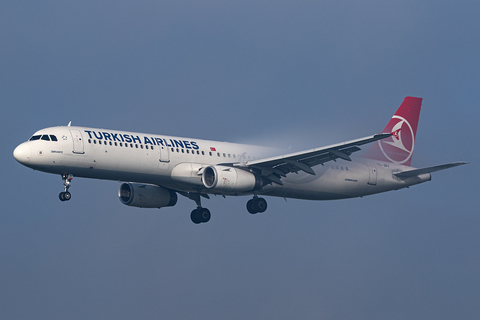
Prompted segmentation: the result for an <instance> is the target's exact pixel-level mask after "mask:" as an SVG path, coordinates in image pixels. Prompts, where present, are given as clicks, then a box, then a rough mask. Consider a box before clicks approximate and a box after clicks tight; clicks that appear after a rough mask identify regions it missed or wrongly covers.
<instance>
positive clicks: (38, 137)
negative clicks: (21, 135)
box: [30, 135, 41, 141]
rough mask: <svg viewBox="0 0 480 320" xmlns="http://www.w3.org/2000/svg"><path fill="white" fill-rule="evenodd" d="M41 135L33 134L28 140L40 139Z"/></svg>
mask: <svg viewBox="0 0 480 320" xmlns="http://www.w3.org/2000/svg"><path fill="white" fill-rule="evenodd" d="M40 137H41V135H38V136H33V137H31V138H30V141H35V140H40Z"/></svg>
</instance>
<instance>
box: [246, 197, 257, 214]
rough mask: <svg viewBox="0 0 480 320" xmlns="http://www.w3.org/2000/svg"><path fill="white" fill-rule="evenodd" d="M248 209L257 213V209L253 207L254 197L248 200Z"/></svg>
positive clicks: (252, 212)
mask: <svg viewBox="0 0 480 320" xmlns="http://www.w3.org/2000/svg"><path fill="white" fill-rule="evenodd" d="M247 211H248V212H249V213H251V214H255V213H257V211H255V209H254V208H253V199H250V200H248V202H247Z"/></svg>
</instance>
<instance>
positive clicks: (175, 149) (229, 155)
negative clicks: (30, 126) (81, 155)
mask: <svg viewBox="0 0 480 320" xmlns="http://www.w3.org/2000/svg"><path fill="white" fill-rule="evenodd" d="M55 141H56V140H55ZM88 143H90V144H91V143H93V144H98V145H102V144H103V145H110V146H115V147H118V146H120V147H123V146H125V147H127V148H128V147H130V148H133V147H134V146H135V148H137V149H138V148H139V147H140V149H144V148H145V149H147V150H148V149H151V150H153V149H154V148H153V146H144V145H143V144H140V145H139V144H136V143H135V144H133V143H123V142H116V141H115V142H112V141H106V140H103V143H102V141H100V140H98V142H97V140H95V139H93V140H92V139H88ZM171 151H172V152H178V153H188V154H197V155H202V156H204V155H205V151H200V150H189V149H180V148H171ZM208 154H209V155H210V156H213V155H214V153H213V152H211V151H209V152H208ZM216 154H217V157H221V156H222V155H223V157H224V158H227V157H228V158H232V157H233V158H234V159H236V158H237V156H236V155H235V154H233V155H232V154H230V153H228V154H227V153H220V152H216ZM238 157H239V159H242V158H243V159H247V158H248V160H251V159H252V157H250V156H248V157H247V156H241V155H240V156H238Z"/></svg>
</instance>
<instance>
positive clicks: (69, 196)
mask: <svg viewBox="0 0 480 320" xmlns="http://www.w3.org/2000/svg"><path fill="white" fill-rule="evenodd" d="M63 194H64V195H63V197H64V198H65V201H68V200H70V199H71V198H72V194H71V193H70V192H68V191H67V192H63Z"/></svg>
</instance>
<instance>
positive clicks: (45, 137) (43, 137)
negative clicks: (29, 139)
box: [42, 134, 50, 141]
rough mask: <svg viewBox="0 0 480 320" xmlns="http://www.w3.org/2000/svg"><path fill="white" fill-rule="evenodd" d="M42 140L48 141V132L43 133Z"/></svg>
mask: <svg viewBox="0 0 480 320" xmlns="http://www.w3.org/2000/svg"><path fill="white" fill-rule="evenodd" d="M42 140H45V141H50V138H49V137H48V134H44V135H43V136H42Z"/></svg>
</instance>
